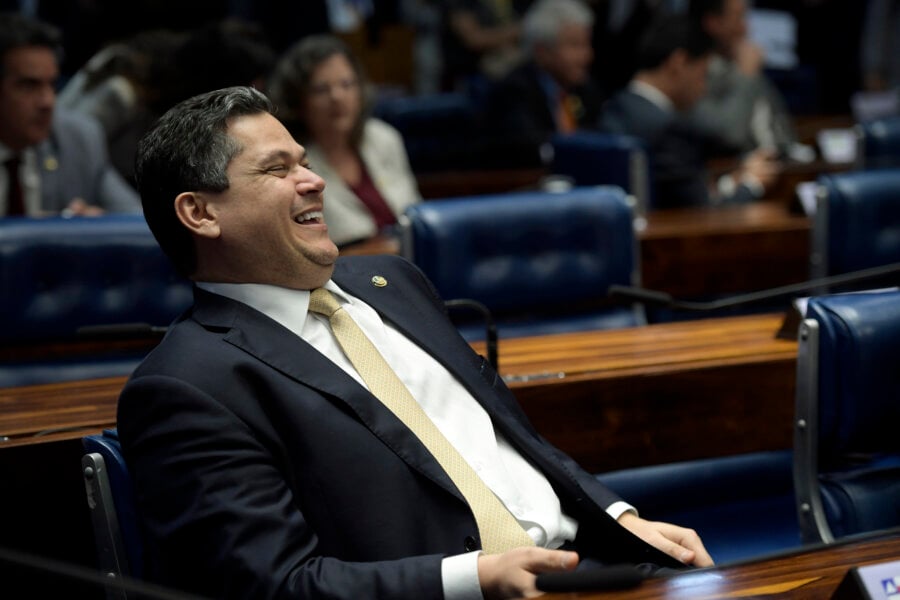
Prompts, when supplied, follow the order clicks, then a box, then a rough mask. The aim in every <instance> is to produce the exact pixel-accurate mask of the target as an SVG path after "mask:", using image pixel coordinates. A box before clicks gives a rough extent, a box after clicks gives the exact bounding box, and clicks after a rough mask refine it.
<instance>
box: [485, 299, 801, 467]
mask: <svg viewBox="0 0 900 600" xmlns="http://www.w3.org/2000/svg"><path fill="white" fill-rule="evenodd" d="M781 323H782V316H781V315H777V314H776V315H752V316H744V317H730V318H722V319H706V320H698V321H689V322H680V323H663V324H658V325H650V326H646V327H640V328H633V329H621V330H611V331H595V332H581V333H572V334H561V335H555V336H542V337H533V338H517V339H509V340H501V341H500V343H499V352H498V354H499V363H500V373H501V374H502V375H503V376H504V378H505V379H506V380H507V381H508V383H509V385H510V387H511V388H512V390H513V391H514V392H515V394H516V398H517V399H518V400H519V403H520V404H521V405H522V408H523V409H524V410H525V412H526V413H527V414H528V417H529V418H530V419H531V421H532V422H533V423H534V424H535V427H536V428H537V429H538V431H539V432H540V433H541V434H542V435H543V436H544V437H546V438H547V439H548V440H549V441H550V442H551V443H553V444H555V445H556V446H558V447H560V448H562V449H563V450H564V451H565V452H566V453H568V454H569V455H570V456H572V457H573V458H574V459H575V460H576V461H577V462H579V463H580V464H581V465H582V466H583V467H584V468H586V469H587V470H589V471H592V472H601V471H608V470H613V469H620V468H627V467H634V466H641V465H652V464H659V463H665V462H671V461H678V460H690V459H695V458H703V457H712V456H724V455H731V454H739V453H743V452H753V451H758V450H775V449H783V448H790V447H791V443H792V438H791V436H792V429H791V422H792V419H793V410H794V408H793V402H794V390H795V385H796V383H795V368H796V366H795V365H796V353H797V344H796V342H795V341H792V340H784V339H778V338H776V332H777V331H778V329H779V328H780V326H781ZM474 346H475V348H476V350H478V351H479V352H485V347H484V345H483V344H474Z"/></svg>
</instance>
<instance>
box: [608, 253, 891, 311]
mask: <svg viewBox="0 0 900 600" xmlns="http://www.w3.org/2000/svg"><path fill="white" fill-rule="evenodd" d="M896 273H900V263H891V264H888V265H882V266H879V267H871V268H868V269H862V270H859V271H852V272H850V273H843V274H841V275H832V276H830V277H822V278H819V279H811V280H809V281H802V282H800V283H793V284H790V285H783V286H781V287H776V288H771V289H767V290H760V291H757V292H750V293H747V294H739V295H736V296H730V297H728V298H722V299H719V300H713V301H710V302H691V301H686V300H678V299H676V298H675V297H674V296H672V295H671V294H668V293H666V292H661V291H657V290H648V289H646V288H639V287H632V286H626V285H611V286H609V290H608V292H607V294H608V296H609V297H610V298H613V299H622V300H625V301H628V302H643V303H646V304H653V305H656V306H664V307H667V308H674V309H676V310H683V311H693V312H704V311H712V310H718V309H722V308H733V307H736V306H745V305H749V304H754V303H756V302H762V301H764V300H774V299H776V298H781V297H788V296H793V295H796V294H802V293H808V292H814V291H816V290H819V289H825V288H829V287H832V286H840V285H847V284H851V283H862V282H865V281H871V280H875V279H879V278H883V277H886V276H888V275H893V274H896Z"/></svg>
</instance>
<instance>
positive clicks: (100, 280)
mask: <svg viewBox="0 0 900 600" xmlns="http://www.w3.org/2000/svg"><path fill="white" fill-rule="evenodd" d="M0 283H2V285H0V343H2V344H3V345H4V346H6V347H8V348H13V347H16V346H20V347H25V346H28V345H31V346H39V345H48V346H49V345H52V344H55V343H62V344H65V343H69V342H75V341H83V340H85V339H88V337H90V336H91V335H93V336H94V338H93V339H95V340H102V339H108V338H104V337H103V336H108V335H111V334H112V333H115V332H118V333H119V334H121V335H130V336H135V337H136V336H140V335H145V336H148V337H153V336H155V335H158V332H159V331H161V330H164V329H165V327H166V326H168V325H169V323H170V322H171V321H172V320H173V319H174V318H175V317H177V316H178V314H179V313H181V312H182V311H183V310H185V309H186V308H187V307H188V306H190V304H191V302H192V291H191V285H190V283H189V282H188V281H187V280H186V279H184V278H182V277H180V276H178V275H177V274H176V272H175V271H174V268H173V267H172V265H171V263H170V262H169V260H168V258H167V257H166V256H165V255H164V254H163V252H162V250H161V249H160V248H159V245H158V244H157V243H156V240H155V238H154V237H153V235H152V234H151V232H150V229H149V228H148V227H147V224H146V222H145V221H144V218H143V216H142V215H108V216H102V217H90V218H72V219H64V218H57V217H54V218H46V219H29V218H17V217H8V218H5V219H0ZM96 345H97V346H98V348H97V349H96V350H95V351H92V352H91V353H90V354H87V355H86V354H81V355H79V356H56V357H51V356H42V357H41V358H39V359H27V360H24V359H23V360H15V359H14V360H3V361H0V386H4V387H5V386H13V385H28V384H32V383H46V382H52V381H64V380H68V379H77V378H84V377H100V376H105V375H110V376H111V375H122V374H127V373H130V371H131V369H132V368H133V367H134V366H135V365H136V364H137V362H138V361H139V360H140V359H141V358H142V355H143V353H142V352H131V353H121V352H116V353H111V352H106V351H104V350H103V348H102V344H101V343H98V344H96Z"/></svg>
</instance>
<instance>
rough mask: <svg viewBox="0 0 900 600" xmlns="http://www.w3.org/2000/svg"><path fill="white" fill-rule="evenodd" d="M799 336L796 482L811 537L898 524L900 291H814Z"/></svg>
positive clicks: (800, 512)
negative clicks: (819, 294)
mask: <svg viewBox="0 0 900 600" xmlns="http://www.w3.org/2000/svg"><path fill="white" fill-rule="evenodd" d="M799 340H800V341H799V350H798V359H797V399H796V422H795V442H794V447H795V452H794V456H795V463H794V482H795V488H796V493H797V512H798V515H799V520H800V525H801V529H802V532H803V536H804V539H805V540H807V541H813V542H818V541H823V542H831V541H833V540H835V539H838V538H841V537H844V536H847V535H851V534H856V533H861V532H865V531H873V530H878V529H883V528H888V527H896V526H900V435H898V434H897V428H898V423H900V369H898V364H900V291H897V290H891V291H882V292H863V293H854V294H837V295H830V296H822V297H816V298H812V299H811V300H810V301H809V303H808V306H807V313H806V319H805V320H804V321H803V323H802V324H801V327H800V334H799Z"/></svg>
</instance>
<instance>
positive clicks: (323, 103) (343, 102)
mask: <svg viewBox="0 0 900 600" xmlns="http://www.w3.org/2000/svg"><path fill="white" fill-rule="evenodd" d="M267 91H268V94H269V96H270V98H271V99H272V101H273V102H274V103H275V105H276V106H277V107H278V113H277V114H278V116H279V118H280V119H281V120H282V122H284V123H285V125H287V127H288V128H289V129H290V130H291V133H292V134H293V135H294V137H295V138H296V139H297V141H298V142H300V143H301V144H303V146H304V147H305V148H306V150H307V154H308V158H309V162H310V165H311V167H312V169H313V170H314V171H316V172H317V173H318V174H319V175H320V176H321V177H322V178H323V179H324V180H325V222H326V223H327V224H328V231H329V233H330V235H331V239H332V240H333V241H334V242H335V243H336V244H337V245H339V246H345V245H348V244H351V243H353V242H357V241H361V240H365V239H368V238H371V237H374V236H376V235H379V234H381V233H384V232H385V231H386V230H389V229H390V228H391V227H392V226H393V225H395V224H396V222H397V217H398V216H399V215H400V214H402V213H403V211H404V209H406V207H407V206H409V205H410V204H414V203H416V202H420V201H421V196H420V194H419V190H418V187H417V184H416V180H415V177H414V176H413V173H412V169H411V168H410V166H409V158H408V156H407V154H406V148H405V147H404V145H403V139H402V137H401V136H400V133H399V132H398V131H397V130H396V129H394V128H393V127H392V126H391V125H389V124H387V123H385V122H384V121H381V120H379V119H376V118H374V117H372V116H370V106H369V105H370V100H369V92H368V89H367V83H366V81H365V79H364V75H363V71H362V66H361V65H360V63H359V60H358V59H357V58H356V56H355V55H353V53H352V52H351V51H350V49H349V48H348V47H347V46H346V45H345V44H344V43H343V42H342V41H341V40H340V39H339V38H337V37H335V36H332V35H328V34H324V35H313V36H307V37H305V38H303V39H302V40H301V41H299V42H297V43H296V44H295V45H294V46H292V47H291V48H289V49H288V50H287V51H286V52H285V53H284V54H283V55H282V56H281V58H280V60H279V62H278V64H277V65H276V67H275V69H274V72H273V73H272V76H271V77H270V79H269V87H268V90H267Z"/></svg>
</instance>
